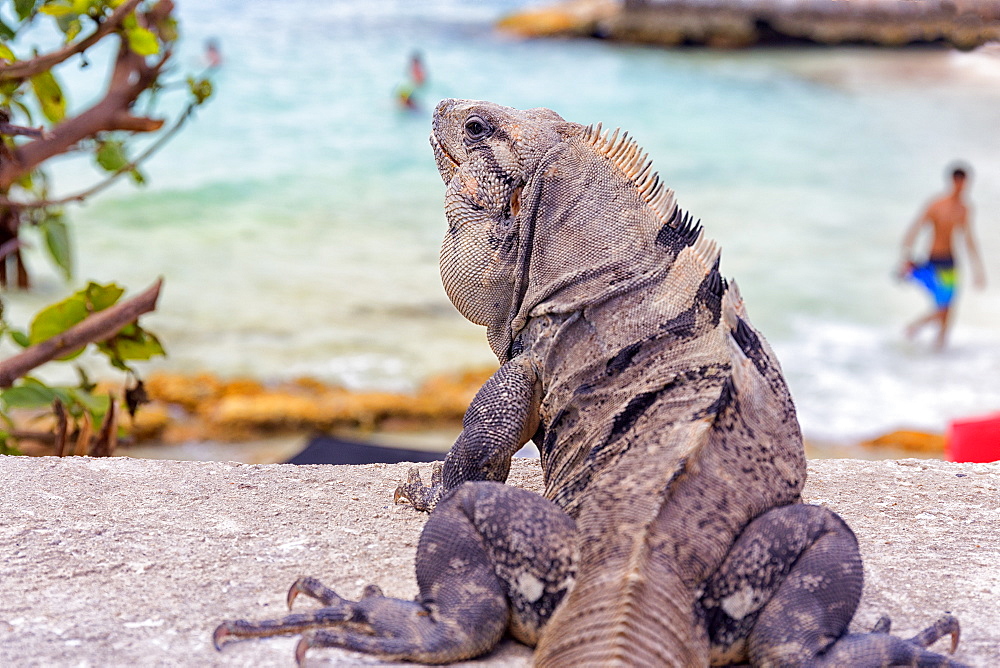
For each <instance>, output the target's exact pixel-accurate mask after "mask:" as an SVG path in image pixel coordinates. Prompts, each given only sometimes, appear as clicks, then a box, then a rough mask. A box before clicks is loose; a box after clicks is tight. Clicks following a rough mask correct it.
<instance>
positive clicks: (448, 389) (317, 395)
mask: <svg viewBox="0 0 1000 668" xmlns="http://www.w3.org/2000/svg"><path fill="white" fill-rule="evenodd" d="M494 371H495V368H493V367H480V368H474V369H466V370H463V371H455V372H451V373H445V374H438V375H434V376H431V377H430V378H428V379H426V380H425V381H424V382H423V383H421V384H420V386H419V387H418V389H417V390H416V391H415V392H412V393H393V392H365V391H352V390H348V389H345V388H343V387H340V386H337V385H333V384H327V383H323V382H321V381H318V380H316V379H313V378H299V379H295V380H292V381H283V382H275V383H264V382H262V381H259V380H255V379H251V378H230V379H226V378H221V377H219V376H216V375H213V374H210V373H206V372H202V373H195V374H181V373H170V372H164V371H157V372H153V373H151V374H149V375H148V376H147V377H146V379H145V382H144V387H145V390H146V393H147V394H148V396H149V402H148V403H146V404H144V405H142V406H141V407H140V408H139V410H138V412H137V413H136V415H135V417H134V418H130V417H129V416H128V415H127V414H126V415H123V417H122V420H121V423H120V425H121V427H122V429H123V435H124V437H123V438H122V439H121V441H120V445H119V448H118V450H117V451H116V452H115V454H118V455H124V456H130V457H142V458H152V459H179V460H185V461H222V460H232V461H240V462H243V463H248V464H270V463H280V462H282V461H285V460H286V459H288V458H290V457H292V456H294V455H295V454H297V453H298V452H299V451H300V450H301V449H303V448H304V447H305V446H306V444H307V443H308V441H309V440H310V438H312V437H313V436H317V435H332V436H336V437H339V438H343V439H345V440H349V441H354V442H361V443H368V444H371V445H376V446H382V447H394V448H402V449H408V450H415V451H425V452H426V451H431V452H447V450H448V449H449V448H450V447H451V445H452V443H453V442H454V440H455V438H456V437H457V435H458V433H459V432H460V431H461V421H462V417H463V416H464V414H465V410H466V408H467V407H468V405H469V403H470V402H471V401H472V399H473V397H474V396H475V394H476V392H477V391H478V390H479V388H480V387H481V386H482V384H483V383H484V382H485V380H486V379H487V378H489V376H490V375H492V373H493V372H494ZM98 387H99V390H98V391H99V392H100V393H102V394H110V395H111V396H113V397H119V398H120V397H121V394H122V392H123V388H122V387H121V386H120V385H116V384H114V383H109V382H105V383H100V384H99V385H98ZM18 422H19V423H20V424H21V425H22V426H23V428H22V430H21V433H22V434H25V433H27V429H26V427H27V426H29V425H30V426H31V429H32V431H33V432H35V433H37V436H38V437H37V438H30V437H25V438H22V439H21V444H22V445H21V448H20V449H21V452H22V453H23V454H25V455H29V456H46V455H50V454H52V453H51V446H50V445H49V444H48V443H47V442H46V439H45V436H44V434H45V432H46V430H47V429H48V428H49V424H50V421H46V419H45V418H40V417H39V416H38V415H37V414H21V415H19V416H18ZM71 440H72V439H71ZM804 441H805V444H806V455H807V457H809V458H810V459H841V458H849V459H866V460H881V459H898V458H904V457H918V458H928V459H944V457H945V437H944V435H943V434H940V433H928V432H925V431H917V430H910V429H898V430H895V431H891V432H889V433H884V434H878V435H873V436H872V437H871V438H869V439H844V440H832V439H829V438H814V437H811V436H810V435H809V434H804ZM529 456H530V455H529ZM535 456H537V455H535Z"/></svg>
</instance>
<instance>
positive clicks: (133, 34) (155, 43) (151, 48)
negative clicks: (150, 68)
mask: <svg viewBox="0 0 1000 668" xmlns="http://www.w3.org/2000/svg"><path fill="white" fill-rule="evenodd" d="M125 37H126V38H127V39H128V46H129V48H130V49H132V50H133V51H135V52H136V53H137V54H139V55H140V56H152V55H155V54H157V53H159V52H160V42H159V40H157V39H156V35H154V34H153V32H152V31H151V30H147V29H146V28H143V27H142V26H135V27H132V28H127V29H126V30H125Z"/></svg>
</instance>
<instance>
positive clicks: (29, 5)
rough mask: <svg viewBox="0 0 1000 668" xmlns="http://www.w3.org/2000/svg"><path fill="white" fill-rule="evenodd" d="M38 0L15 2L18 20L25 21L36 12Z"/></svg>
mask: <svg viewBox="0 0 1000 668" xmlns="http://www.w3.org/2000/svg"><path fill="white" fill-rule="evenodd" d="M36 2H37V0H14V11H15V12H17V18H19V19H20V20H22V21H23V20H25V19H26V18H28V17H29V16H31V13H32V12H34V11H35V3H36Z"/></svg>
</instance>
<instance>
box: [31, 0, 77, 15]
mask: <svg viewBox="0 0 1000 668" xmlns="http://www.w3.org/2000/svg"><path fill="white" fill-rule="evenodd" d="M38 11H40V12H41V13H42V14H48V15H49V16H67V15H69V14H76V11H75V10H74V9H73V5H69V4H65V3H61V2H60V3H55V2H52V3H48V4H44V5H42V6H41V7H39V8H38Z"/></svg>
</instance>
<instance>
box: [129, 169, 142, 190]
mask: <svg viewBox="0 0 1000 668" xmlns="http://www.w3.org/2000/svg"><path fill="white" fill-rule="evenodd" d="M128 175H129V176H131V177H132V180H133V181H135V184H136V185H137V186H144V185H146V176H145V174H143V173H142V172H140V171H139V170H138V169H133V170H131V171H130V172H129V173H128Z"/></svg>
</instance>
